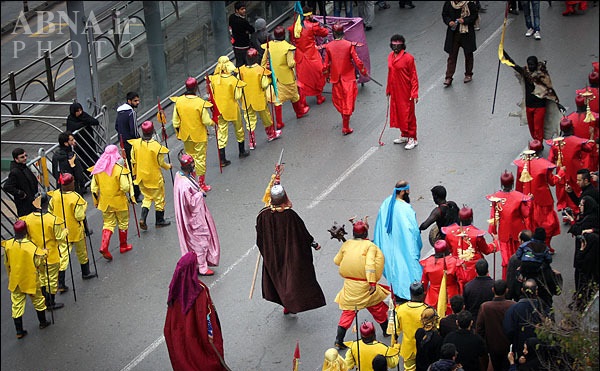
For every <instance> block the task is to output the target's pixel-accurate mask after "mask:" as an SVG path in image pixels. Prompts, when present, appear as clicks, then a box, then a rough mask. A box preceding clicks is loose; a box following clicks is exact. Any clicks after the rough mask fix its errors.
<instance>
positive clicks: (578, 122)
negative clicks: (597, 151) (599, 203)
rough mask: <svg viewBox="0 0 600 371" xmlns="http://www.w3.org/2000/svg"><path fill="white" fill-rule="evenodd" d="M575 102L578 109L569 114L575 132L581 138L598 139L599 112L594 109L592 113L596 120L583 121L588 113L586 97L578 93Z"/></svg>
mask: <svg viewBox="0 0 600 371" xmlns="http://www.w3.org/2000/svg"><path fill="white" fill-rule="evenodd" d="M578 91H579V90H578ZM575 104H576V105H577V111H575V112H573V113H571V114H569V115H568V116H567V119H569V120H571V121H572V122H573V134H574V135H575V136H578V137H580V138H592V139H598V114H597V113H596V112H593V111H592V112H591V113H592V116H593V117H594V120H593V121H591V122H585V121H583V120H584V119H585V117H586V115H587V106H586V104H585V98H584V97H582V96H581V95H577V97H576V98H575ZM590 108H591V106H590ZM592 133H593V134H592ZM592 135H593V137H592ZM590 170H591V169H590Z"/></svg>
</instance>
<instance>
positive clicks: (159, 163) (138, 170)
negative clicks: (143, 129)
mask: <svg viewBox="0 0 600 371" xmlns="http://www.w3.org/2000/svg"><path fill="white" fill-rule="evenodd" d="M128 142H129V144H131V168H132V174H133V176H134V177H135V180H134V181H133V184H137V185H139V186H140V191H141V192H142V194H143V195H144V201H143V202H142V207H143V208H150V206H152V202H154V203H155V208H156V211H164V210H165V179H164V178H163V175H162V171H161V168H162V169H165V170H169V169H170V168H171V164H168V163H165V155H166V154H167V153H169V149H168V148H167V147H165V146H163V145H161V144H160V143H158V142H157V141H156V140H154V139H150V140H144V139H142V138H137V139H130V140H128Z"/></svg>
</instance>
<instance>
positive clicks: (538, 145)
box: [529, 139, 544, 152]
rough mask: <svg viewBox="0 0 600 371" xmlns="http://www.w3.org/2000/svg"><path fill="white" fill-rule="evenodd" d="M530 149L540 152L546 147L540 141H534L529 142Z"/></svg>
mask: <svg viewBox="0 0 600 371" xmlns="http://www.w3.org/2000/svg"><path fill="white" fill-rule="evenodd" d="M529 149H530V150H532V151H536V152H538V151H541V150H543V149H544V145H543V144H542V142H540V141H539V140H537V139H533V140H531V141H529Z"/></svg>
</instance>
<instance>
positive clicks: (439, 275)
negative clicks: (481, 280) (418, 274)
mask: <svg viewBox="0 0 600 371" xmlns="http://www.w3.org/2000/svg"><path fill="white" fill-rule="evenodd" d="M439 243H441V244H443V246H444V249H445V248H446V246H447V245H446V242H445V241H443V240H439V241H437V242H436V246H437V245H438V244H439ZM444 253H445V252H441V253H438V249H437V247H436V253H435V254H434V255H431V256H430V257H428V258H425V259H423V260H421V261H420V263H421V265H422V266H423V277H422V278H421V282H422V283H423V287H424V288H425V292H426V294H425V304H427V305H430V306H432V307H434V308H437V304H438V297H439V295H440V285H441V283H442V279H443V277H444V271H446V298H447V299H449V298H451V297H453V296H454V295H458V294H460V285H459V284H458V281H459V280H460V281H464V270H463V268H462V266H461V263H462V261H461V260H459V259H457V258H456V257H455V256H452V255H447V256H444V255H443V254H444ZM446 303H447V306H448V307H447V309H446V314H451V313H452V308H451V307H450V302H449V300H446Z"/></svg>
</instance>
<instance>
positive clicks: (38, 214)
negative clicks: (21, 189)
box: [21, 193, 69, 310]
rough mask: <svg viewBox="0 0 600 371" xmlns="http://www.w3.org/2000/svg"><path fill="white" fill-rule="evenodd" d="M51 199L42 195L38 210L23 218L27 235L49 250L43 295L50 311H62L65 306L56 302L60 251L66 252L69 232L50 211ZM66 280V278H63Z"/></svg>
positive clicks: (42, 275)
mask: <svg viewBox="0 0 600 371" xmlns="http://www.w3.org/2000/svg"><path fill="white" fill-rule="evenodd" d="M49 203H50V198H49V197H48V194H47V193H42V194H41V195H39V196H38V197H37V198H36V199H35V201H34V202H33V206H34V207H35V208H36V209H37V210H36V211H34V212H32V213H31V214H29V215H26V216H23V217H21V220H23V221H25V223H26V224H27V235H28V236H29V238H30V239H31V242H33V243H34V244H35V245H36V246H38V247H39V248H44V249H46V250H47V255H48V257H47V259H46V261H45V262H44V264H43V266H42V267H40V283H41V286H42V288H41V290H42V294H43V295H44V297H45V298H46V306H47V307H48V308H49V309H52V310H54V309H60V308H62V307H64V306H65V305H64V304H63V303H57V302H56V301H55V296H56V292H57V291H58V271H59V268H60V259H61V253H60V251H66V249H67V247H66V246H63V245H66V243H67V235H68V233H69V231H68V230H67V229H66V228H65V227H64V221H63V219H62V218H59V217H57V216H56V215H54V214H52V213H50V212H49V211H48V206H49ZM63 279H64V276H63Z"/></svg>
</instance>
